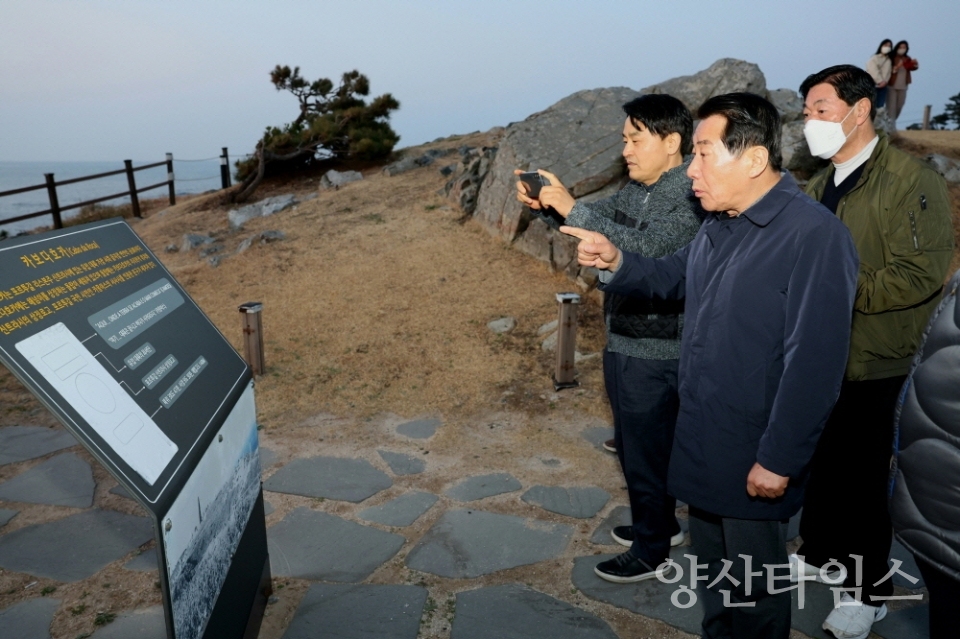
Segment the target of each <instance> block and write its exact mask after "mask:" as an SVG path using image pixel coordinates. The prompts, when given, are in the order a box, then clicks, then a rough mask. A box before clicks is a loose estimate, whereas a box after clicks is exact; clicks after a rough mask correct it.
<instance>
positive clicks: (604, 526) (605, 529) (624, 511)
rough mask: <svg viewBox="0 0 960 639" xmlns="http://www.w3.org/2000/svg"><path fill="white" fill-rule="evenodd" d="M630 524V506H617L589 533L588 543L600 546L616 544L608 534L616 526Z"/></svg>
mask: <svg viewBox="0 0 960 639" xmlns="http://www.w3.org/2000/svg"><path fill="white" fill-rule="evenodd" d="M629 525H630V506H617V507H616V508H614V509H613V510H611V511H610V514H609V515H607V516H606V517H605V518H604V520H603V521H602V522H600V525H599V526H597V529H596V530H595V531H593V534H592V535H590V543H592V544H598V545H600V546H610V545H613V544H616V543H617V542H615V541H614V540H613V537H611V536H610V534H611V533H612V532H613V529H614V528H616V527H617V526H629Z"/></svg>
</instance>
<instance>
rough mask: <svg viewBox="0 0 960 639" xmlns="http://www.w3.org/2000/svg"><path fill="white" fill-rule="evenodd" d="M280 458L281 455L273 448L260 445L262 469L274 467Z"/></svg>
mask: <svg viewBox="0 0 960 639" xmlns="http://www.w3.org/2000/svg"><path fill="white" fill-rule="evenodd" d="M279 460H280V455H278V454H277V453H276V451H274V450H273V449H271V448H266V447H264V446H261V447H260V470H262V471H263V470H267V469H268V468H272V467H273V466H274V464H276V463H277V462H278V461H279Z"/></svg>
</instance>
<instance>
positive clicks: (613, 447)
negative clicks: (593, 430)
mask: <svg viewBox="0 0 960 639" xmlns="http://www.w3.org/2000/svg"><path fill="white" fill-rule="evenodd" d="M603 449H604V450H609V451H610V452H611V453H615V452H617V440H615V439H608V440H607V441H605V442H603Z"/></svg>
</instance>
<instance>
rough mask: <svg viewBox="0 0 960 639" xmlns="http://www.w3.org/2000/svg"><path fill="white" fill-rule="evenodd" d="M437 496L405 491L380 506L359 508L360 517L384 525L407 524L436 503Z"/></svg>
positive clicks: (399, 525)
mask: <svg viewBox="0 0 960 639" xmlns="http://www.w3.org/2000/svg"><path fill="white" fill-rule="evenodd" d="M438 499H439V497H437V496H436V495H431V494H430V493H422V492H415V493H407V494H406V495H400V496H399V497H397V498H396V499H393V500H390V501H388V502H387V503H385V504H381V505H380V506H373V507H371V508H366V509H364V510H361V511H360V512H359V513H357V515H358V516H359V517H360V519H364V520H366V521H372V522H373V523H375V524H383V525H384V526H398V527H402V526H409V525H410V524H412V523H413V522H415V521H416V520H417V519H419V518H420V516H421V515H422V514H423V513H425V512H427V511H428V510H430V507H431V506H433V505H434V504H435V503H437V500H438Z"/></svg>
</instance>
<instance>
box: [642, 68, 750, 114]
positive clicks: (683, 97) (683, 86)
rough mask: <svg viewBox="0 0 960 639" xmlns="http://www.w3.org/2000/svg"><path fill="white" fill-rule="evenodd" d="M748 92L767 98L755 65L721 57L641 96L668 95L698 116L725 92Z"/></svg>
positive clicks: (654, 86)
mask: <svg viewBox="0 0 960 639" xmlns="http://www.w3.org/2000/svg"><path fill="white" fill-rule="evenodd" d="M738 91H746V92H748V93H756V94H757V95H762V96H764V97H766V96H767V80H766V78H765V77H764V76H763V72H762V71H761V70H760V67H758V66H757V65H756V64H754V63H752V62H746V61H744V60H735V59H734V58H721V59H719V60H717V61H716V62H714V63H713V64H711V65H710V67H709V68H707V69H704V70H703V71H700V72H699V73H694V74H693V75H684V76H680V77H679V78H673V79H672V80H667V81H666V82H661V83H660V84H654V85H652V86H649V87H647V88H645V89H641V90H640V93H666V94H669V95H672V96H673V97H675V98H677V99H678V100H680V101H681V102H683V103H684V105H686V107H687V108H688V109H690V112H691V113H693V114H694V116H696V113H697V108H699V107H700V105H701V104H703V103H704V102H705V101H706V99H707V98H710V97H713V96H715V95H721V94H723V93H735V92H738Z"/></svg>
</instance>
